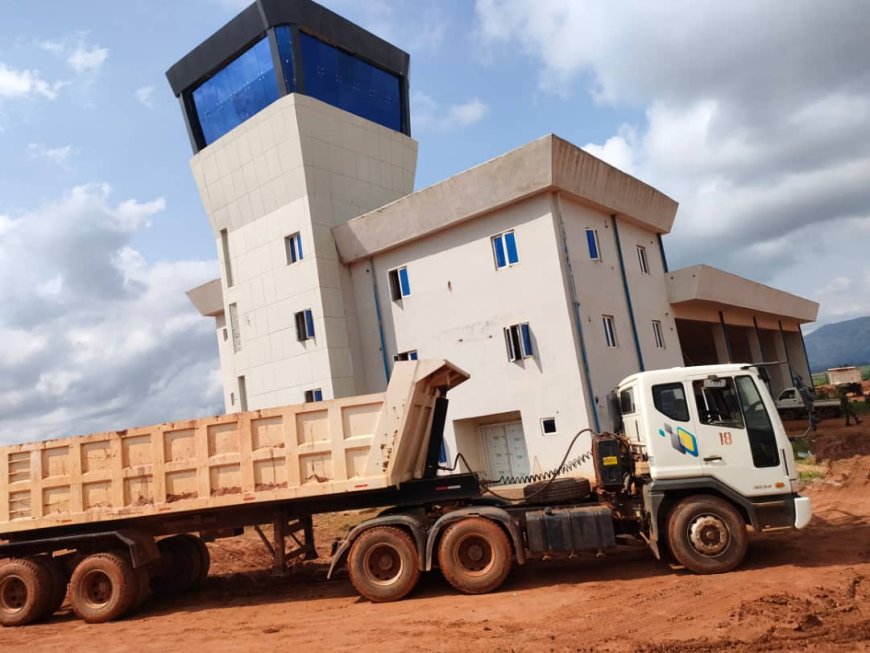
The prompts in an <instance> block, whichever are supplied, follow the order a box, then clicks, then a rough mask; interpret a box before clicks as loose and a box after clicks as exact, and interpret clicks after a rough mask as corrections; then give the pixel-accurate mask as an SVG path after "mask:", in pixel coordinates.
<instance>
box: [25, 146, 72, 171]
mask: <svg viewBox="0 0 870 653" xmlns="http://www.w3.org/2000/svg"><path fill="white" fill-rule="evenodd" d="M74 153H75V150H74V149H73V146H72V145H64V146H62V147H48V146H47V145H46V144H45V143H30V144H29V145H28V146H27V154H28V156H29V157H30V158H31V159H45V160H46V161H49V162H51V163H53V164H55V165H57V166H60V167H61V168H69V160H70V157H71V156H72V155H73V154H74Z"/></svg>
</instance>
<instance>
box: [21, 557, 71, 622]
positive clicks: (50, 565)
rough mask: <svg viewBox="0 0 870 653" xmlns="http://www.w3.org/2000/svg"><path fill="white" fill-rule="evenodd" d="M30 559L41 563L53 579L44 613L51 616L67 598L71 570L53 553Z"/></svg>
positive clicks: (44, 615) (45, 615)
mask: <svg viewBox="0 0 870 653" xmlns="http://www.w3.org/2000/svg"><path fill="white" fill-rule="evenodd" d="M29 560H31V561H32V562H34V563H36V564H38V565H41V566H42V567H43V568H44V569H45V571H46V573H47V574H48V577H49V579H50V580H51V591H50V592H49V593H48V596H47V597H46V601H45V612H44V613H43V617H50V616H51V615H53V614H54V613H55V612H57V611H58V610H60V606H62V605H63V601H64V599H65V598H66V590H67V585H68V584H69V572H68V571H67V569H66V565H65V564H64V563H63V562H62V561H61V560H60V559H59V558H55V557H53V556H51V555H45V556H34V557H32V558H29Z"/></svg>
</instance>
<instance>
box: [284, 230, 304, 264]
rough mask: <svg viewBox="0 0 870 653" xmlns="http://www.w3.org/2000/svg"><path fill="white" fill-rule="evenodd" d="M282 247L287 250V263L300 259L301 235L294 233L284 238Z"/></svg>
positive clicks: (301, 255) (301, 256)
mask: <svg viewBox="0 0 870 653" xmlns="http://www.w3.org/2000/svg"><path fill="white" fill-rule="evenodd" d="M284 249H285V250H286V251H287V265H290V264H291V263H295V262H296V261H301V260H302V258H303V254H302V236H301V235H300V234H298V233H295V234H292V235H290V236H287V237H286V238H284Z"/></svg>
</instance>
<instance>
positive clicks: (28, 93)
mask: <svg viewBox="0 0 870 653" xmlns="http://www.w3.org/2000/svg"><path fill="white" fill-rule="evenodd" d="M62 86H63V83H62V82H54V83H49V82H47V81H45V80H44V79H42V77H41V75H40V74H39V71H38V70H16V69H15V68H12V67H10V66H7V65H6V64H5V63H2V62H0V98H9V99H24V98H31V97H42V98H45V99H47V100H54V99H55V98H57V94H58V91H60V89H61V87H62Z"/></svg>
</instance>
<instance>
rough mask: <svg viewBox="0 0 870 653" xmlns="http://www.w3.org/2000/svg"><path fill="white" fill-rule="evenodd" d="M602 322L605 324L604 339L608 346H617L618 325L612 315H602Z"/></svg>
mask: <svg viewBox="0 0 870 653" xmlns="http://www.w3.org/2000/svg"><path fill="white" fill-rule="evenodd" d="M601 323H602V325H603V326H604V340H605V341H606V342H607V346H608V348H610V349H613V348H615V347H616V346H617V342H616V326H615V325H614V323H613V316H612V315H602V316H601Z"/></svg>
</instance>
